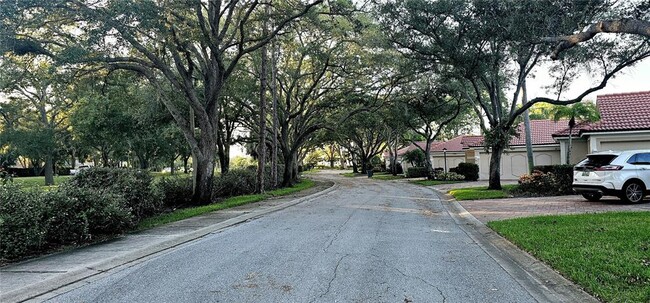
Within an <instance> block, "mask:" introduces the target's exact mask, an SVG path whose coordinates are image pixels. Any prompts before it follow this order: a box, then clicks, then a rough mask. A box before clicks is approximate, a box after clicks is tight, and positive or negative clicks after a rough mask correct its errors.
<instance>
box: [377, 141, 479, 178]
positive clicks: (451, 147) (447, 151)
mask: <svg viewBox="0 0 650 303" xmlns="http://www.w3.org/2000/svg"><path fill="white" fill-rule="evenodd" d="M482 138H483V137H482V136H473V135H462V136H458V137H455V138H453V139H451V140H448V141H444V142H441V141H434V142H432V143H431V145H430V146H431V149H430V151H431V153H430V156H431V164H433V167H434V168H443V169H444V167H445V158H446V161H447V169H449V168H452V167H456V166H458V164H459V163H461V162H466V163H474V161H475V159H474V156H473V154H471V153H468V152H467V150H466V148H467V147H468V146H469V145H468V144H471V143H474V142H476V141H477V139H479V140H482ZM425 144H426V142H425V141H418V142H415V143H412V144H411V145H408V146H406V147H404V148H401V149H399V150H398V151H397V162H398V163H401V165H402V168H403V169H404V170H405V171H406V169H407V168H409V167H411V165H410V163H408V162H406V161H404V160H403V156H404V154H405V153H406V152H409V151H411V150H415V149H419V147H421V148H422V149H424V147H425ZM468 155H469V157H468ZM384 159H385V160H386V165H387V166H388V165H389V164H390V159H389V153H388V152H385V153H384Z"/></svg>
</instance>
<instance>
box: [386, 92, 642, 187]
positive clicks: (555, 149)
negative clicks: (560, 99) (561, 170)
mask: <svg viewBox="0 0 650 303" xmlns="http://www.w3.org/2000/svg"><path fill="white" fill-rule="evenodd" d="M596 104H597V107H598V110H599V111H600V117H601V119H600V121H598V122H592V123H578V124H577V125H576V126H575V127H574V128H573V131H572V136H573V137H572V146H573V147H572V152H571V159H570V161H569V163H571V164H576V163H578V162H579V161H580V160H582V159H584V158H585V156H586V155H587V154H589V153H593V152H597V151H606V150H632V149H650V91H645V92H634V93H622V94H610V95H600V96H598V97H597V98H596ZM530 122H531V138H532V143H533V157H534V161H535V165H554V164H562V163H566V157H567V149H568V141H569V127H568V123H569V121H568V120H560V121H557V122H555V121H551V120H532V121H530ZM516 132H517V134H518V135H517V136H515V137H513V138H512V139H511V140H510V143H509V145H510V147H509V148H508V149H506V151H505V152H504V153H503V155H502V157H501V178H502V179H503V180H516V179H518V178H519V177H520V176H521V175H523V174H526V173H527V172H528V158H527V156H526V138H525V135H524V134H525V132H524V125H523V123H521V124H519V125H518V126H517V131H516ZM418 143H419V144H420V146H423V145H424V142H418ZM415 148H417V147H416V146H415V145H410V146H407V147H405V148H403V149H400V152H398V161H399V160H400V157H401V155H403V154H404V152H406V151H409V150H412V149H415ZM443 149H446V150H447V167H448V168H452V167H456V166H457V165H458V163H460V162H466V163H476V164H478V165H479V178H480V179H484V180H487V179H488V178H489V171H490V157H491V153H490V152H489V151H486V150H485V147H484V146H483V137H482V136H459V137H456V138H453V139H451V140H449V141H446V142H434V143H432V144H431V160H432V163H433V166H434V168H438V167H444V153H443V152H442V150H443ZM403 165H406V166H404V167H405V169H406V167H408V165H407V164H403Z"/></svg>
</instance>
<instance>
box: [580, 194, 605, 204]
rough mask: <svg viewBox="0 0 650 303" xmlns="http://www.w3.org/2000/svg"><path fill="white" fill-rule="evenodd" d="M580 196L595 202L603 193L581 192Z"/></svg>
mask: <svg viewBox="0 0 650 303" xmlns="http://www.w3.org/2000/svg"><path fill="white" fill-rule="evenodd" d="M582 196H583V197H584V198H585V199H587V200H588V201H591V202H596V201H600V198H602V197H603V194H601V193H584V194H582Z"/></svg>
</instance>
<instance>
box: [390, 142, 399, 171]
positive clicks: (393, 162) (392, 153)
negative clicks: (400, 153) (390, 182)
mask: <svg viewBox="0 0 650 303" xmlns="http://www.w3.org/2000/svg"><path fill="white" fill-rule="evenodd" d="M397 141H398V139H397V135H395V143H394V145H393V148H392V149H391V148H390V147H389V148H388V151H389V156H390V166H391V170H392V171H393V176H397Z"/></svg>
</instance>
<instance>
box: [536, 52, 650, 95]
mask: <svg viewBox="0 0 650 303" xmlns="http://www.w3.org/2000/svg"><path fill="white" fill-rule="evenodd" d="M600 80H602V79H596V78H593V79H592V78H591V77H590V76H589V75H586V74H584V75H581V76H580V77H579V78H578V79H576V80H575V81H574V82H573V83H572V84H571V86H570V87H569V89H568V91H567V92H566V94H565V95H564V97H565V98H567V99H568V98H574V97H576V96H577V95H578V94H580V93H582V92H583V91H584V90H586V89H588V88H589V87H592V86H594V85H595V84H597V82H599V81H600ZM549 83H552V80H551V77H549V76H546V75H544V71H543V69H540V70H539V71H537V73H536V77H535V78H533V79H528V80H527V85H528V98H529V99H532V98H535V97H553V96H554V95H553V94H551V93H546V92H545V89H544V88H543V87H544V86H546V85H548V84H549ZM640 91H650V59H644V60H642V61H641V62H639V63H638V64H637V65H635V66H632V67H627V68H625V69H623V70H622V71H620V72H619V73H618V74H617V76H615V77H614V78H613V79H610V80H609V81H608V82H607V86H606V87H605V88H603V89H601V90H599V91H596V92H594V93H591V94H590V95H588V96H587V97H586V98H584V99H583V100H590V101H595V100H596V96H597V95H605V94H618V93H631V92H640ZM565 98H563V99H565Z"/></svg>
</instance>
